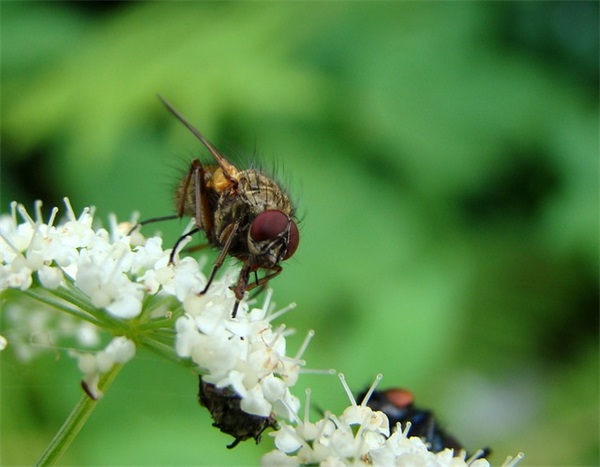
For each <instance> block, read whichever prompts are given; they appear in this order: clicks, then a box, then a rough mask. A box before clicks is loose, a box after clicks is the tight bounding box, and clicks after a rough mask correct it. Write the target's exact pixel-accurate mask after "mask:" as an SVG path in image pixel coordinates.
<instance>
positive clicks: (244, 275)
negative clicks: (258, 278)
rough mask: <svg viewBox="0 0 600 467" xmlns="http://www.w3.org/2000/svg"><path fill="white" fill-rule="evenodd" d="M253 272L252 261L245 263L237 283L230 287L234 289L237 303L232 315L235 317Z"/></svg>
mask: <svg viewBox="0 0 600 467" xmlns="http://www.w3.org/2000/svg"><path fill="white" fill-rule="evenodd" d="M251 272H252V268H251V266H250V263H244V266H242V270H241V271H240V276H239V277H238V281H237V284H235V285H232V286H231V287H229V288H230V289H231V290H233V293H234V294H235V305H233V311H232V312H231V317H232V318H235V316H236V315H237V310H238V307H239V306H240V302H241V301H242V299H243V298H244V293H245V292H246V290H247V288H248V282H249V281H250V273H251Z"/></svg>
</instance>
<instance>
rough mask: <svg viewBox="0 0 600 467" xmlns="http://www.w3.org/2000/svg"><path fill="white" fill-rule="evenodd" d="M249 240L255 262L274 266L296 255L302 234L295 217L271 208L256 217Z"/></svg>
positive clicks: (260, 264) (250, 251) (261, 265)
mask: <svg viewBox="0 0 600 467" xmlns="http://www.w3.org/2000/svg"><path fill="white" fill-rule="evenodd" d="M247 242H248V243H247V244H248V250H249V253H250V255H251V257H252V258H253V262H254V264H256V265H257V266H259V267H272V266H276V265H277V264H278V263H279V262H280V261H285V260H286V259H289V258H291V257H292V256H293V255H294V253H295V252H296V249H297V248H298V243H299V242H300V234H299V232H298V226H297V225H296V222H295V221H294V219H292V218H291V217H290V216H289V215H288V214H286V213H284V212H283V211H279V210H276V209H270V210H267V211H263V212H261V213H260V214H258V215H257V216H256V217H255V218H254V220H253V221H252V223H251V225H250V228H249V229H248V240H247Z"/></svg>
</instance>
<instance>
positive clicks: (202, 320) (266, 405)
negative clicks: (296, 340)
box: [175, 278, 312, 419]
mask: <svg viewBox="0 0 600 467" xmlns="http://www.w3.org/2000/svg"><path fill="white" fill-rule="evenodd" d="M229 283H231V281H230V279H229V278H225V279H224V280H223V281H221V282H217V283H213V285H212V286H211V287H210V289H209V290H208V292H207V293H206V294H205V295H201V296H198V295H190V296H188V298H187V299H186V300H185V301H184V304H183V306H184V309H185V311H186V314H185V315H184V316H182V317H181V318H179V319H178V320H177V323H176V332H177V335H176V347H175V348H176V351H177V353H178V354H179V355H180V356H181V357H189V358H191V359H192V361H193V362H195V363H196V364H197V365H198V366H199V367H200V371H201V373H203V376H202V380H203V381H204V382H206V383H211V384H214V385H215V386H217V387H218V388H225V387H230V388H232V389H233V390H234V391H235V392H236V393H237V394H238V395H239V396H240V397H241V403H240V407H241V409H242V410H243V411H244V412H247V413H249V414H251V415H258V416H261V417H268V416H270V414H271V413H272V412H276V413H277V414H279V415H281V416H283V417H285V418H288V419H289V418H290V417H292V416H293V414H294V413H295V412H296V411H297V410H298V407H299V402H298V399H297V398H296V397H294V396H292V394H291V393H290V390H289V387H290V386H293V385H294V384H295V382H296V381H297V379H298V374H299V372H300V367H301V366H302V365H303V363H304V362H303V361H302V360H301V358H302V352H303V351H304V349H305V348H306V344H307V341H308V340H309V339H310V338H311V337H312V333H309V335H308V336H307V339H306V342H305V344H304V345H303V346H302V349H301V351H300V352H298V354H296V355H295V356H294V357H289V356H287V355H286V339H285V327H284V326H280V327H278V328H276V329H274V328H273V326H272V324H271V322H272V321H273V320H274V319H275V318H276V317H278V316H280V315H281V314H282V313H283V312H285V311H287V310H289V309H292V308H293V307H294V305H293V304H292V305H290V306H288V307H286V308H285V309H283V310H280V311H279V312H276V313H271V310H270V301H271V296H272V291H270V290H269V291H268V292H267V296H266V299H265V302H264V304H263V306H262V307H255V308H251V309H249V308H248V305H247V303H245V302H242V303H241V304H240V306H239V309H238V312H237V316H236V317H235V319H232V318H231V311H232V309H233V305H234V302H235V297H234V295H233V293H232V292H231V291H230V290H229V288H228V286H227V284H229Z"/></svg>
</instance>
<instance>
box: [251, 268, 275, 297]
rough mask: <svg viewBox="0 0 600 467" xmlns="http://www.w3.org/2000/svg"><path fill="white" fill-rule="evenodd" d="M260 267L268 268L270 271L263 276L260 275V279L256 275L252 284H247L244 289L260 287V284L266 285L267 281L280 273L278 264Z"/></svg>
mask: <svg viewBox="0 0 600 467" xmlns="http://www.w3.org/2000/svg"><path fill="white" fill-rule="evenodd" d="M262 269H269V270H271V271H272V272H270V273H269V274H265V276H263V277H261V278H260V279H259V278H258V276H256V279H255V281H254V282H253V283H252V284H249V285H247V286H246V290H247V291H250V290H252V289H255V288H256V287H260V286H263V285H266V284H267V282H269V281H270V280H271V279H273V278H274V277H275V276H278V275H279V274H280V273H281V271H282V267H281V266H279V265H275V266H270V267H264V266H263V268H262Z"/></svg>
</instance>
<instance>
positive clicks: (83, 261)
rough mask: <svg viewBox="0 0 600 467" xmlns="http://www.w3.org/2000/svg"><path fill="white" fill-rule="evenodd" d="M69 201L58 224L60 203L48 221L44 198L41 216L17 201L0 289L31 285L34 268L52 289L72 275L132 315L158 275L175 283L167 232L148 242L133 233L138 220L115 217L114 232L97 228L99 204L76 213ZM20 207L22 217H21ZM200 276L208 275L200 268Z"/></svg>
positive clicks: (118, 311) (84, 288) (5, 233)
mask: <svg viewBox="0 0 600 467" xmlns="http://www.w3.org/2000/svg"><path fill="white" fill-rule="evenodd" d="M65 204H66V206H67V220H66V222H64V223H62V224H60V225H57V226H55V225H54V221H55V220H56V214H57V212H58V209H57V208H54V209H53V210H52V214H51V215H50V219H49V220H48V222H47V223H44V221H43V219H42V215H41V212H40V211H41V203H39V202H38V203H36V219H35V220H34V219H32V218H31V216H29V214H28V213H27V211H26V210H25V208H24V207H23V206H22V205H17V204H16V203H12V205H11V211H12V212H11V215H5V216H2V217H0V291H1V290H5V289H7V288H17V289H20V290H26V289H28V288H30V287H31V285H32V283H33V274H34V273H36V274H37V278H38V280H39V282H40V284H41V285H42V286H43V287H44V288H46V289H49V290H53V289H56V288H58V287H60V286H61V285H64V284H65V280H72V281H74V285H75V287H76V288H77V289H78V290H79V291H81V292H83V293H84V294H85V295H86V296H87V297H88V298H89V300H90V302H91V304H92V306H94V307H96V308H100V309H105V310H106V311H107V312H108V313H109V314H111V315H112V316H114V317H116V318H124V319H130V318H134V317H136V316H139V314H140V313H141V311H142V301H143V299H144V292H151V291H154V292H156V290H157V289H158V287H157V285H156V283H157V278H162V280H163V285H171V286H173V284H172V283H173V282H175V281H174V277H173V274H171V273H166V274H165V273H164V272H163V274H162V275H161V273H160V271H161V270H164V269H167V263H168V252H167V251H163V250H162V248H161V244H162V239H161V238H159V237H154V238H149V239H148V240H146V241H145V242H144V238H143V237H142V236H141V235H139V234H138V235H134V236H127V235H125V234H126V233H127V231H128V230H129V229H130V228H131V227H132V224H131V223H127V222H126V223H123V224H120V225H117V224H116V222H115V221H114V219H113V228H112V235H111V234H109V233H108V232H107V231H106V230H105V229H97V230H94V229H93V228H92V222H93V209H90V208H86V209H84V210H83V212H82V213H81V215H80V216H79V217H76V216H75V213H74V212H73V209H72V208H71V205H70V203H69V200H68V199H66V198H65ZM17 212H18V213H19V215H20V216H21V217H22V218H23V222H22V223H18V222H17ZM133 247H135V248H133ZM148 269H152V270H151V271H149V270H148ZM65 276H66V277H65ZM195 278H196V279H198V281H201V280H202V279H203V278H202V277H201V275H199V274H197V277H195Z"/></svg>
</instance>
